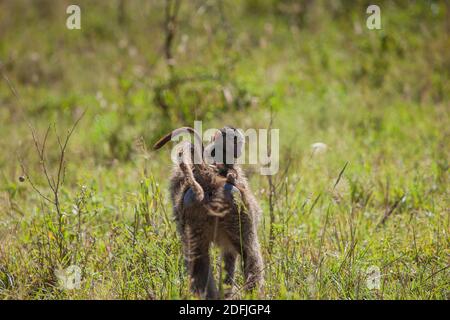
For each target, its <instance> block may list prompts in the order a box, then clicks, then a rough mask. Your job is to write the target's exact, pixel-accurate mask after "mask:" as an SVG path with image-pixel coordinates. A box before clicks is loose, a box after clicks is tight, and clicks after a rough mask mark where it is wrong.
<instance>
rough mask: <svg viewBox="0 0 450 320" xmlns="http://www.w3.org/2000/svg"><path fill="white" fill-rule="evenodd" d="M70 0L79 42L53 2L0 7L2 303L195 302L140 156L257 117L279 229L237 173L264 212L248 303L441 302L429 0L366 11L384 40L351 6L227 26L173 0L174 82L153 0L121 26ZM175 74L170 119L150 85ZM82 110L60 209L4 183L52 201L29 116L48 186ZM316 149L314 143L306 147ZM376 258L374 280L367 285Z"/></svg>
mask: <svg viewBox="0 0 450 320" xmlns="http://www.w3.org/2000/svg"><path fill="white" fill-rule="evenodd" d="M79 3H80V7H81V9H82V30H80V31H69V30H67V29H66V28H65V18H66V14H65V4H64V3H63V2H59V3H58V4H55V3H53V2H51V1H45V0H42V1H37V2H36V3H34V2H32V3H30V2H28V1H14V2H13V1H8V2H5V1H4V2H1V3H0V61H1V62H2V69H1V70H2V79H1V81H2V82H1V83H2V84H1V85H0V124H1V125H0V136H1V137H2V138H0V150H1V151H0V297H1V298H3V299H101V298H104V299H180V298H193V297H192V296H191V295H190V293H189V290H188V278H187V275H186V272H185V270H184V265H183V259H182V255H181V246H180V242H179V239H178V237H177V234H176V229H175V223H174V221H173V220H172V212H171V211H172V208H171V204H170V202H169V197H168V191H167V186H168V171H169V170H170V169H171V166H172V164H171V162H170V152H169V148H167V149H165V150H161V151H159V152H153V151H149V150H148V149H149V146H151V145H152V143H153V142H154V141H155V140H156V139H157V138H159V137H160V135H161V134H162V133H165V132H166V131H168V130H169V129H170V128H174V127H177V126H181V125H193V121H194V120H195V119H197V120H202V121H203V126H204V128H208V127H222V126H223V125H225V124H232V125H234V126H236V127H241V128H243V129H248V128H267V127H268V125H269V121H270V109H272V110H273V111H274V122H273V127H274V128H279V129H280V140H281V147H280V171H279V173H278V174H277V175H275V176H274V177H273V179H274V183H275V185H276V186H277V188H276V192H275V197H274V203H273V207H274V216H275V220H274V221H270V215H269V194H268V190H269V185H268V180H267V177H264V176H260V175H259V174H258V167H257V166H250V165H247V166H245V169H246V171H247V172H248V176H249V178H250V183H251V186H252V188H253V191H254V193H255V194H256V196H257V198H258V199H259V201H260V203H261V206H262V207H263V211H264V216H263V219H262V222H261V225H260V228H259V237H260V240H261V245H262V250H263V256H264V261H265V265H266V269H265V278H266V284H265V289H264V296H263V297H264V298H268V299H449V291H450V290H449V289H450V282H449V279H450V277H449V275H450V269H449V261H450V260H449V259H450V250H449V245H450V237H449V230H450V221H449V220H450V215H449V207H450V206H449V204H450V203H449V199H450V195H449V187H448V186H449V156H450V152H449V146H450V108H449V95H448V93H449V92H450V82H449V70H450V68H449V66H450V61H449V57H448V49H449V40H448V39H449V37H448V30H449V29H448V21H446V20H448V15H449V8H448V6H447V7H446V5H445V3H444V2H440V1H430V2H425V1H424V2H423V3H422V2H420V3H419V2H417V3H412V4H409V5H406V4H403V2H400V1H398V2H397V1H380V7H381V12H382V25H383V29H382V30H377V31H370V30H367V29H366V27H365V19H366V14H365V9H366V5H367V4H366V3H365V2H364V1H356V2H352V4H350V3H348V4H347V3H343V4H340V5H336V6H335V7H328V6H327V5H326V3H325V2H323V3H322V2H320V1H319V2H317V3H316V2H314V3H313V4H312V5H310V6H308V7H307V11H306V13H303V12H302V11H300V12H299V13H296V11H295V8H296V7H295V5H294V6H293V5H292V3H294V1H287V0H281V1H276V0H266V1H250V0H247V1H244V0H241V1H236V2H231V1H225V2H224V10H223V12H224V15H221V13H220V10H219V7H218V5H217V3H216V2H214V1H192V2H191V1H183V3H182V6H181V9H180V14H179V24H178V27H177V32H176V36H175V40H174V45H173V55H174V57H175V62H176V63H175V66H174V69H173V73H172V74H171V73H170V71H169V70H168V68H167V64H166V61H165V59H164V56H163V51H162V47H163V42H164V32H163V21H164V14H163V12H164V1H162V0H161V1H155V2H151V3H149V4H146V5H142V4H141V3H140V2H138V1H126V3H127V5H126V17H127V18H126V19H125V21H124V22H123V23H122V24H120V23H119V21H118V13H117V10H118V9H117V3H115V2H108V3H107V2H105V3H103V2H101V3H100V2H99V3H95V4H94V3H91V2H90V1H79ZM286 6H287V8H291V9H283V8H286ZM5 77H7V78H8V79H9V81H10V83H11V84H12V86H13V87H14V89H15V91H16V93H17V96H16V95H14V93H13V91H12V88H11V86H10V85H8V83H7V81H6V80H5ZM185 78H193V79H194V81H186V82H181V84H179V85H178V86H176V88H175V89H173V90H172V89H169V90H164V91H163V92H162V97H163V100H164V101H165V102H166V103H167V104H168V106H169V108H168V111H165V110H164V109H163V108H162V107H161V105H159V104H158V101H157V99H156V95H157V93H158V89H159V88H161V87H164V86H165V85H167V84H168V83H170V81H178V80H179V79H185ZM225 91H228V93H229V94H230V95H231V100H230V99H229V97H228V99H227V96H226V94H224V92H225ZM83 110H87V112H86V114H85V115H84V117H83V119H82V120H81V122H80V123H79V125H78V127H77V128H76V130H75V132H74V134H73V136H72V138H71V140H70V142H69V146H68V149H67V153H66V155H65V156H66V160H67V170H66V175H65V181H64V184H63V185H62V187H61V190H60V191H59V193H60V198H59V201H60V212H61V213H60V214H59V215H58V212H57V211H58V209H57V208H56V207H55V206H54V205H52V204H50V203H48V202H46V201H44V200H43V199H42V197H41V196H39V195H38V194H37V193H36V192H34V191H33V189H32V186H31V185H30V183H29V181H25V182H20V181H19V177H20V176H22V175H23V174H24V172H23V171H22V169H21V166H20V162H19V160H18V159H19V158H22V159H23V161H24V163H25V166H26V168H27V170H28V173H29V175H30V176H31V177H32V178H33V181H34V182H35V184H36V186H37V188H39V190H41V191H42V192H43V193H44V195H51V190H50V188H49V187H48V184H47V181H46V178H45V175H43V173H42V168H41V165H40V163H39V159H38V156H37V153H36V151H35V149H34V145H33V140H32V137H31V132H30V128H29V126H28V124H31V126H32V127H34V128H36V131H37V135H38V138H39V139H40V141H42V140H43V137H44V134H45V132H46V129H47V127H48V126H49V125H51V126H52V127H51V128H52V129H51V130H50V132H49V138H48V141H47V146H46V151H47V152H46V163H47V165H48V167H49V169H50V171H51V172H50V174H51V175H53V176H54V177H56V176H57V168H58V154H59V152H58V148H59V147H58V142H57V139H56V132H55V130H53V128H56V130H57V133H58V134H59V135H60V136H64V135H65V133H66V131H67V130H68V129H69V128H70V127H71V126H72V124H73V123H74V121H75V120H76V119H77V118H78V117H79V115H80V114H81V112H82V111H83ZM315 142H323V143H326V144H327V146H328V149H327V151H326V152H325V153H323V154H316V155H313V154H312V150H311V144H313V143H315ZM345 164H347V166H346V167H345V170H344V171H342V170H343V168H344V166H345ZM341 173H342V174H341ZM340 174H341V176H340ZM339 176H340V178H339V179H338V177H339ZM336 182H338V183H337V184H336ZM384 217H385V218H384ZM383 220H384V221H383ZM382 221H383V222H382ZM271 228H272V229H273V231H274V235H275V241H274V242H273V243H272V244H270V241H269V230H270V229H271ZM213 256H214V267H215V274H216V276H218V268H217V267H218V265H219V264H220V260H219V258H218V257H219V255H218V254H217V251H216V250H213ZM69 265H77V266H79V267H80V268H81V270H82V281H81V287H80V288H78V289H74V290H65V289H63V288H61V286H60V285H58V281H57V277H56V273H57V270H60V269H64V268H67V267H68V266H69ZM373 266H375V267H378V268H379V270H380V272H381V286H380V288H379V289H372V290H371V289H369V288H368V286H367V284H366V280H367V272H368V269H369V268H371V267H373ZM238 281H239V283H242V275H241V274H240V272H239V274H238ZM247 298H251V297H250V296H248V297H247Z"/></svg>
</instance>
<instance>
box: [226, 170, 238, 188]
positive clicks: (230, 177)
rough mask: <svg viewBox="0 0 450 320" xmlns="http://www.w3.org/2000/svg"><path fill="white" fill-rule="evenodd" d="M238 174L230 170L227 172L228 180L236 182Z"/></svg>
mask: <svg viewBox="0 0 450 320" xmlns="http://www.w3.org/2000/svg"><path fill="white" fill-rule="evenodd" d="M236 180H237V175H236V173H234V172H228V173H227V182H228V183H231V184H233V185H234V184H236Z"/></svg>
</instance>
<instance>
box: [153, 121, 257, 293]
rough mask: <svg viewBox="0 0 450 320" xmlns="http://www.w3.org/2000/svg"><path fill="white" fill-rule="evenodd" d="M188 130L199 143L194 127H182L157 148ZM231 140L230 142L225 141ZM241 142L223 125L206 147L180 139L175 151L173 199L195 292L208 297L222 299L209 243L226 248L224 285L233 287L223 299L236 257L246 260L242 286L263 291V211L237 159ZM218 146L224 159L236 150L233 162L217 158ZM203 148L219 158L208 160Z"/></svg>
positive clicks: (163, 140) (172, 183) (241, 140)
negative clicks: (196, 160)
mask: <svg viewBox="0 0 450 320" xmlns="http://www.w3.org/2000/svg"><path fill="white" fill-rule="evenodd" d="M185 132H190V133H193V134H194V137H195V139H197V141H198V140H199V141H198V142H201V138H200V136H199V135H198V133H196V132H195V130H194V129H192V128H180V129H177V130H174V131H173V132H172V133H171V134H168V135H167V136H165V137H163V138H162V139H161V140H160V141H158V142H157V143H156V144H155V149H159V148H160V147H162V146H163V145H164V144H165V143H167V142H168V141H169V140H170V138H171V136H175V135H178V134H181V133H185ZM230 135H231V137H230ZM223 138H225V139H223ZM224 140H225V141H224ZM230 141H231V142H232V143H231V144H230V143H228V144H227V142H230ZM242 144H243V137H242V134H241V133H240V132H238V131H237V130H236V129H233V128H229V127H225V128H223V129H221V130H220V131H219V132H218V133H217V134H216V135H215V137H214V139H213V141H212V142H211V143H210V144H209V145H208V146H206V148H204V147H203V144H202V143H198V146H199V147H198V148H195V147H194V146H193V145H192V144H190V143H188V142H185V143H182V144H180V145H179V149H178V150H177V153H178V156H179V165H178V166H176V167H175V168H174V170H173V173H172V177H171V178H170V194H171V200H172V204H173V208H174V214H175V220H176V223H177V230H178V232H179V234H180V237H181V240H182V243H183V250H184V257H185V261H186V265H187V269H188V272H189V276H190V279H191V290H192V291H193V292H194V293H195V294H197V295H199V296H200V297H204V298H207V299H217V298H219V292H218V290H217V287H216V285H215V282H214V279H213V276H212V269H211V263H210V257H209V248H210V245H211V243H215V244H217V245H218V246H219V247H220V248H221V249H222V257H223V261H224V267H225V279H224V283H225V284H226V285H227V286H229V287H230V288H231V290H229V291H228V292H225V297H227V298H230V297H232V296H233V287H234V271H235V264H236V258H237V256H238V255H240V256H241V258H242V261H243V269H244V270H243V271H244V277H245V284H244V289H246V290H252V289H255V288H258V289H259V288H260V287H261V285H262V282H263V261H262V256H261V250H260V245H259V241H258V238H257V224H258V220H259V217H260V215H261V209H260V207H259V205H258V203H257V201H256V199H255V197H254V196H253V193H252V192H251V190H250V188H249V186H248V182H247V179H246V177H245V175H244V173H243V171H242V169H241V168H240V167H239V166H238V165H237V164H235V163H234V161H235V160H236V158H237V157H239V156H240V154H241V149H242ZM230 145H231V147H230ZM219 149H221V150H222V151H224V152H223V153H222V155H223V156H224V157H226V156H227V155H230V153H231V152H232V153H231V158H232V161H233V163H225V161H221V159H220V157H219V158H218V157H217V154H218V153H220V152H219V151H220V150H219ZM205 150H206V151H208V152H210V155H212V156H216V157H215V158H216V159H218V160H219V161H216V162H214V163H212V164H207V163H205V161H204V159H203V151H205ZM200 152H201V156H200V158H199V159H200V160H201V161H199V163H193V162H194V161H192V160H193V159H194V155H195V154H196V153H197V155H199V153H200Z"/></svg>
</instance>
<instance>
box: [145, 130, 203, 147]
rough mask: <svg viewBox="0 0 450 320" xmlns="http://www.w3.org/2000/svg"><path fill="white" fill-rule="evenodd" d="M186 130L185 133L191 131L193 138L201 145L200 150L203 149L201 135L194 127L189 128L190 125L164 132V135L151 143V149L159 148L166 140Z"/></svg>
mask: <svg viewBox="0 0 450 320" xmlns="http://www.w3.org/2000/svg"><path fill="white" fill-rule="evenodd" d="M186 132H187V133H192V134H193V135H194V139H195V140H196V141H197V143H199V145H200V146H201V147H202V151H203V140H202V137H201V136H200V134H199V133H198V132H197V131H196V130H195V129H194V128H191V127H181V128H178V129H175V130H173V131H172V132H169V133H168V134H166V135H165V136H164V137H162V138H161V139H159V140H158V141H157V142H156V143H155V144H154V145H153V149H154V150H158V149H160V148H161V147H162V146H164V145H165V144H166V143H167V142H169V141H170V140H171V139H172V138H175V137H176V136H178V135H180V134H183V133H186Z"/></svg>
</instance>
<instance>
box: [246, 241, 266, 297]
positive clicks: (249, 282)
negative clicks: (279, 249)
mask: <svg viewBox="0 0 450 320" xmlns="http://www.w3.org/2000/svg"><path fill="white" fill-rule="evenodd" d="M251 238H252V239H251V240H250V241H249V245H246V246H244V256H243V259H244V277H245V285H244V286H245V290H249V291H250V290H253V289H258V290H259V289H261V287H262V284H263V279H264V266H263V259H262V255H261V248H260V246H259V242H258V239H257V238H256V237H255V236H253V237H251Z"/></svg>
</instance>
